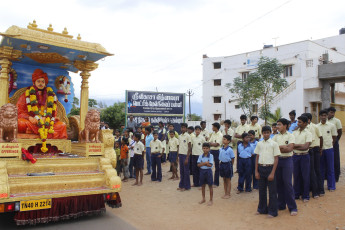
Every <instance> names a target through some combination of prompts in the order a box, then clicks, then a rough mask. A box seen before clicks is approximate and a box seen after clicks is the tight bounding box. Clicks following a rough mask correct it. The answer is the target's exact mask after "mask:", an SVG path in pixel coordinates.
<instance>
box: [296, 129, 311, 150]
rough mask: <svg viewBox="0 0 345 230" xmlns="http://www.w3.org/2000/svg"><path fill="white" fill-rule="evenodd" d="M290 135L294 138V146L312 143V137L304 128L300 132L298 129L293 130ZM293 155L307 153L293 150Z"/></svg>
mask: <svg viewBox="0 0 345 230" xmlns="http://www.w3.org/2000/svg"><path fill="white" fill-rule="evenodd" d="M292 134H293V135H294V136H295V144H297V145H300V144H302V145H303V144H305V143H307V142H310V143H311V142H312V141H313V137H312V134H311V132H309V131H308V130H307V129H306V128H305V129H303V130H302V131H300V130H299V129H297V130H295V131H293V132H292ZM294 152H295V153H305V152H308V150H303V151H302V150H295V149H294Z"/></svg>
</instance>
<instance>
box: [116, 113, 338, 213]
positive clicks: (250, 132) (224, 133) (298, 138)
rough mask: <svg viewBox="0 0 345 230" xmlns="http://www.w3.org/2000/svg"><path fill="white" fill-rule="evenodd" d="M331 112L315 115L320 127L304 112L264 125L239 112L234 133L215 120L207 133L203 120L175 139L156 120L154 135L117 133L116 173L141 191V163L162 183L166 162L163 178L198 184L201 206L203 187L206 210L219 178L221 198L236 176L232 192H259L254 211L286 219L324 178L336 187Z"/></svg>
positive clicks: (318, 190)
mask: <svg viewBox="0 0 345 230" xmlns="http://www.w3.org/2000/svg"><path fill="white" fill-rule="evenodd" d="M335 112H336V109H335V108H333V107H331V108H329V109H327V110H321V111H320V113H319V118H320V123H318V124H314V123H312V115H311V114H310V113H304V114H301V115H300V116H299V117H298V118H297V119H296V112H295V111H291V112H290V113H289V117H290V119H289V120H288V119H285V118H280V119H279V120H278V121H277V122H276V123H273V124H272V125H271V126H263V127H261V126H260V125H259V124H258V117H257V116H252V117H250V124H247V116H246V115H241V117H240V120H241V123H240V124H239V125H238V126H237V128H236V129H235V130H233V129H232V128H231V121H230V120H225V121H224V124H223V126H222V127H221V125H220V124H219V123H218V122H215V123H213V124H212V132H208V131H207V130H206V122H205V121H202V122H200V126H195V127H188V125H187V124H186V123H182V124H181V133H180V134H178V133H177V132H176V131H175V130H174V125H173V124H168V126H167V129H168V130H166V129H165V126H164V124H163V123H162V122H160V123H159V128H158V130H157V131H155V130H154V129H153V127H152V126H150V125H149V124H147V126H146V127H136V128H135V129H136V130H135V132H134V130H133V127H131V128H129V129H126V130H125V131H124V133H123V135H122V136H120V132H119V131H118V130H116V132H115V143H116V144H115V145H116V146H115V150H116V153H117V154H118V167H117V171H118V174H119V175H121V173H122V174H123V176H124V178H123V180H124V181H127V180H128V178H135V179H136V181H135V183H134V184H133V185H139V186H140V185H142V183H143V175H144V174H143V170H144V159H145V158H146V163H147V172H146V173H145V175H151V180H152V181H157V182H161V181H162V167H161V165H162V163H164V162H167V161H169V162H170V171H171V173H172V176H171V177H170V178H169V179H171V180H179V185H178V188H177V190H179V191H181V192H183V191H186V190H190V189H191V187H200V189H201V190H202V200H201V201H200V202H199V203H200V204H203V203H205V202H206V198H205V196H206V194H205V191H206V186H208V187H209V191H210V200H209V202H208V203H207V204H208V205H212V204H213V188H217V187H218V186H219V185H220V183H219V182H220V180H219V179H220V177H222V178H223V185H224V195H223V196H222V198H223V199H229V198H230V197H231V178H232V177H233V175H234V173H238V183H237V194H240V193H243V192H251V191H252V189H258V190H259V204H258V208H257V214H268V216H269V217H275V216H277V215H278V210H285V209H286V208H288V210H289V212H290V215H292V216H295V215H297V212H298V209H297V205H296V201H295V200H297V199H301V200H302V201H303V202H308V201H309V200H310V197H313V198H314V199H318V198H319V197H320V196H324V195H325V188H324V180H325V179H326V180H327V190H328V191H329V192H334V191H335V189H336V182H338V180H339V175H340V154H339V140H340V138H341V135H342V125H341V122H340V120H339V119H337V118H335V117H334V115H335ZM143 130H145V131H144V132H145V133H144V132H143ZM235 147H236V157H235V154H234V150H233V149H234V148H235ZM235 158H236V172H234V161H235ZM213 168H214V171H213ZM178 170H179V174H178V173H177V171H178ZM190 175H192V180H191V177H190ZM191 182H192V183H191ZM267 189H268V201H269V202H268V201H267ZM310 194H311V196H310Z"/></svg>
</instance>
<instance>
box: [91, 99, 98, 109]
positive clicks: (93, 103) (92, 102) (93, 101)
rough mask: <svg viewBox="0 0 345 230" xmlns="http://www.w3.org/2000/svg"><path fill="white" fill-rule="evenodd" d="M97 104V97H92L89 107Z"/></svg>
mask: <svg viewBox="0 0 345 230" xmlns="http://www.w3.org/2000/svg"><path fill="white" fill-rule="evenodd" d="M97 104H98V103H97V101H96V100H95V99H92V98H90V99H89V107H90V108H93V107H95V106H96V105H97Z"/></svg>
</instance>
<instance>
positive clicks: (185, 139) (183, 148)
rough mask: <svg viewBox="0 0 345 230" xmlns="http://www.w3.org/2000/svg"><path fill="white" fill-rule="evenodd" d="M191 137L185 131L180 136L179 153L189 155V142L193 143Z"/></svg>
mask: <svg viewBox="0 0 345 230" xmlns="http://www.w3.org/2000/svg"><path fill="white" fill-rule="evenodd" d="M191 141H192V140H191V138H190V135H189V134H188V133H187V132H185V133H183V134H181V135H180V136H179V138H178V142H179V143H178V145H179V149H178V153H179V154H184V155H187V154H188V143H191Z"/></svg>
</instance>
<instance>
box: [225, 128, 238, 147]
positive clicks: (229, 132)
mask: <svg viewBox="0 0 345 230" xmlns="http://www.w3.org/2000/svg"><path fill="white" fill-rule="evenodd" d="M222 134H223V136H224V135H229V136H231V142H230V143H229V146H230V147H233V144H232V141H233V139H234V134H235V131H234V130H233V129H232V128H231V127H230V128H229V129H228V131H227V132H225V128H224V129H223V130H222Z"/></svg>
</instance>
